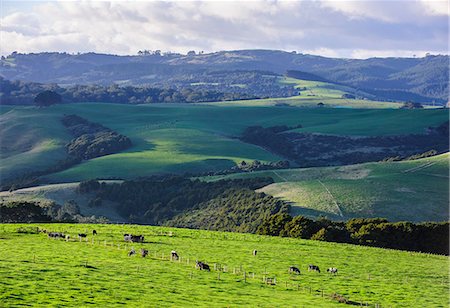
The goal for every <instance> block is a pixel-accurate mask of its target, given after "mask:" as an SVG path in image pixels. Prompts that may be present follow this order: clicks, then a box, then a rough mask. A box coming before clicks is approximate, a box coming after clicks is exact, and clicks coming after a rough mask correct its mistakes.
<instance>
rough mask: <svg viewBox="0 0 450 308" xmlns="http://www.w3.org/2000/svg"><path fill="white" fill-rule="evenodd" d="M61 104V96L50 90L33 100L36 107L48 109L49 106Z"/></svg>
mask: <svg viewBox="0 0 450 308" xmlns="http://www.w3.org/2000/svg"><path fill="white" fill-rule="evenodd" d="M61 102H62V98H61V95H59V94H58V93H56V92H53V91H50V90H47V91H43V92H41V93H39V94H38V95H36V97H35V98H34V103H35V104H36V106H38V107H48V106H50V105H54V104H60V103H61Z"/></svg>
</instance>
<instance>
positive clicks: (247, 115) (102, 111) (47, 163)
mask: <svg viewBox="0 0 450 308" xmlns="http://www.w3.org/2000/svg"><path fill="white" fill-rule="evenodd" d="M2 110H3V111H2V112H3V113H2V114H1V116H0V123H1V126H0V137H1V139H2V141H3V143H2V166H1V169H0V171H1V173H2V179H3V180H4V179H7V178H10V177H13V176H17V175H18V174H21V173H22V174H23V173H26V172H31V171H36V170H44V169H46V168H48V167H51V166H52V165H53V164H56V163H57V162H58V160H60V159H63V158H64V155H65V144H67V143H68V142H69V141H70V139H71V137H70V136H69V134H68V133H67V131H66V130H65V128H64V127H63V125H62V124H61V122H60V120H61V118H62V117H63V115H64V114H76V115H78V116H81V117H83V118H85V119H87V120H89V121H92V122H96V123H99V124H101V125H103V126H105V127H108V128H110V129H112V130H114V131H116V132H118V133H120V134H122V135H124V136H127V137H129V138H130V139H131V141H132V144H133V146H132V147H131V148H129V149H128V150H126V151H124V152H121V153H117V154H112V155H107V156H103V157H99V158H95V159H90V160H86V161H84V162H82V163H81V164H79V165H76V166H74V167H72V168H70V169H67V170H65V171H62V172H59V173H56V174H52V175H49V176H48V177H46V178H47V179H48V180H49V181H51V182H73V181H79V180H84V179H90V178H102V179H108V178H135V177H139V176H145V175H150V174H156V173H181V174H182V173H185V172H191V173H200V172H206V171H218V170H224V169H228V168H230V167H232V166H235V164H236V163H238V162H241V161H243V160H246V161H253V160H260V161H262V162H266V161H279V160H283V158H282V157H280V156H277V155H274V154H273V153H270V152H268V151H267V150H265V149H263V148H261V147H258V146H256V145H252V144H247V143H244V142H242V141H240V140H239V139H237V138H236V137H238V136H240V134H241V133H242V132H243V131H244V129H245V128H246V127H248V126H252V125H264V126H274V125H289V126H295V125H298V124H301V125H302V126H303V128H302V129H301V130H302V131H304V132H316V133H325V134H337V135H353V136H355V135H356V136H359V135H369V136H374V135H375V136H376V135H397V134H408V133H423V132H425V130H426V128H428V127H430V126H437V125H440V124H441V123H443V122H444V121H446V120H447V119H448V111H447V110H443V109H436V110H392V109H387V110H381V109H371V110H363V109H345V108H341V109H330V108H324V109H321V108H308V109H303V108H291V107H252V108H248V107H239V106H226V107H225V106H220V107H219V106H206V105H201V106H198V105H195V106H189V105H173V104H170V105H137V106H129V105H115V104H94V103H87V104H67V105H59V106H52V107H49V108H45V109H36V108H33V107H15V108H11V107H6V108H4V109H3V108H2ZM211 119H214V121H211ZM43 123H45V125H43ZM19 137H20V138H19ZM5 141H7V142H5Z"/></svg>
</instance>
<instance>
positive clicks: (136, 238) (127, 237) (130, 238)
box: [42, 230, 338, 275]
mask: <svg viewBox="0 0 450 308" xmlns="http://www.w3.org/2000/svg"><path fill="white" fill-rule="evenodd" d="M42 232H44V233H47V235H48V237H51V238H63V239H66V240H68V239H69V238H70V236H69V235H65V234H63V233H61V232H47V231H46V230H42ZM92 235H97V231H96V230H92ZM78 237H79V238H80V240H81V238H86V237H87V234H86V233H79V234H78ZM123 239H124V241H125V242H131V243H144V236H143V235H133V234H128V233H127V234H124V235H123ZM257 253H258V251H257V250H253V256H256V254H257ZM135 254H136V250H134V248H131V250H130V251H129V252H128V256H129V257H131V256H133V255H135ZM170 254H171V259H172V260H178V259H179V256H178V253H177V252H176V251H175V250H172V251H171V253H170ZM140 255H141V257H143V258H145V257H146V256H148V250H147V249H144V248H141V250H140ZM195 267H196V268H197V269H199V270H204V271H208V272H209V271H210V270H211V269H210V267H209V265H208V264H206V263H205V262H202V261H198V260H197V261H195ZM308 271H314V272H318V273H320V268H319V267H318V266H317V265H313V264H310V265H308ZM327 272H328V273H330V274H333V275H334V274H337V272H338V270H337V268H335V267H330V268H328V269H327ZM289 273H292V274H297V275H300V269H299V268H298V267H295V266H290V267H289Z"/></svg>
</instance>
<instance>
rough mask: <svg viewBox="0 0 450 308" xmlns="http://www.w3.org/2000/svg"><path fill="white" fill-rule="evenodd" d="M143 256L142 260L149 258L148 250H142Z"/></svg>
mask: <svg viewBox="0 0 450 308" xmlns="http://www.w3.org/2000/svg"><path fill="white" fill-rule="evenodd" d="M141 256H142V258H145V257H146V256H148V250H147V249H144V248H141Z"/></svg>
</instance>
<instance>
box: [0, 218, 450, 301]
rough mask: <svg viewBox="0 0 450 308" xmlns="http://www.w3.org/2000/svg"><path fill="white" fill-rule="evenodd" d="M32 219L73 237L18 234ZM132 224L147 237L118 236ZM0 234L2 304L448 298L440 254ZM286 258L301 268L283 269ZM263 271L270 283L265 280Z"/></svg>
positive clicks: (236, 237)
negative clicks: (202, 267)
mask: <svg viewBox="0 0 450 308" xmlns="http://www.w3.org/2000/svg"><path fill="white" fill-rule="evenodd" d="M35 227H38V228H41V229H46V230H48V231H55V232H64V233H65V234H69V235H70V236H71V239H70V241H67V242H66V241H64V240H57V239H56V240H55V239H49V238H47V235H45V234H32V233H31V234H30V233H28V234H27V233H18V232H17V230H18V229H19V228H20V229H21V230H22V232H33V230H36V229H35ZM93 229H95V230H96V231H97V233H98V235H97V236H95V237H92V236H91V234H92V230H93ZM84 232H85V233H87V234H88V236H87V240H86V241H84V240H83V241H79V240H78V238H77V234H78V233H84ZM130 232H131V233H133V234H142V235H144V236H145V243H143V244H140V243H133V244H130V243H125V242H124V241H123V234H124V233H130ZM0 238H1V240H0V259H1V260H2V262H1V264H0V288H1V289H2V290H3V292H2V293H1V294H0V300H1V302H2V303H3V304H5V305H7V306H17V305H21V304H23V303H35V304H37V305H42V306H43V305H66V304H67V303H68V302H70V304H72V305H77V306H85V305H92V304H94V305H109V306H111V305H112V306H116V305H123V304H127V305H133V306H147V305H158V306H167V305H169V306H190V305H194V304H195V306H198V307H223V306H236V305H238V306H242V305H245V306H259V307H274V306H280V305H286V303H291V304H292V305H293V306H303V305H305V306H311V305H313V306H315V307H344V304H341V303H339V302H338V300H341V301H347V302H348V303H349V304H353V305H368V306H372V307H374V306H375V305H380V306H381V307H389V306H409V307H412V306H427V307H446V306H448V304H449V301H448V296H447V292H446V290H447V286H448V282H449V281H448V275H447V273H446V271H443V270H442V269H445V268H447V267H448V266H449V263H448V258H447V257H444V256H437V255H429V254H421V253H411V252H406V251H405V252H402V251H396V250H386V249H379V248H370V247H358V246H354V245H347V244H333V243H324V242H319V241H309V240H301V239H292V238H280V237H267V236H257V235H251V234H235V233H224V232H210V231H195V230H186V229H173V228H171V229H169V228H158V227H148V226H135V225H81V224H77V225H71V224H34V225H30V224H28V225H16V224H3V225H0ZM131 247H134V248H135V250H136V251H137V253H138V254H139V249H140V248H141V247H143V248H146V249H148V253H149V254H148V257H146V258H141V257H140V256H139V255H135V256H131V257H128V256H127V253H128V252H129V251H130V249H131ZM255 249H256V250H257V252H258V253H257V255H256V256H253V255H252V251H253V250H255ZM171 250H176V251H177V253H178V255H179V256H180V257H181V258H180V259H179V260H178V261H174V260H173V261H171V260H170V251H171ZM381 256H382V257H381ZM195 260H201V261H203V262H206V263H208V264H209V265H210V267H211V271H210V272H207V271H199V270H197V269H195V267H194V265H195ZM362 260H363V262H362ZM308 264H315V265H318V266H319V267H320V269H321V273H317V272H309V271H308V270H307V266H308ZM289 266H296V267H298V268H299V269H300V271H301V274H300V275H294V274H289V273H288V269H289ZM328 267H336V268H337V269H338V274H337V275H331V274H329V273H327V272H326V269H327V268H328ZM36 273H39V275H38V276H36ZM30 277H33V279H30ZM264 277H269V278H274V279H276V281H275V282H276V284H275V285H267V284H264V283H263V282H262V281H263V278H264ZM333 294H336V295H334V299H332V297H333Z"/></svg>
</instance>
